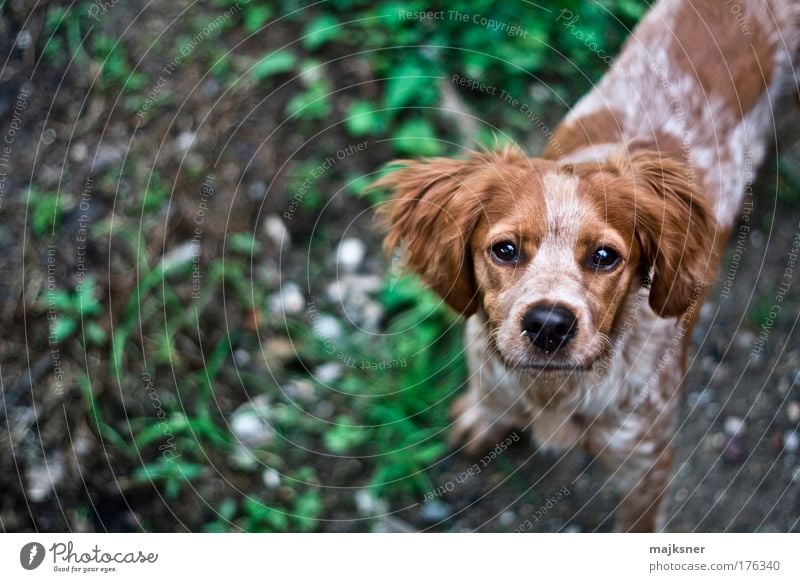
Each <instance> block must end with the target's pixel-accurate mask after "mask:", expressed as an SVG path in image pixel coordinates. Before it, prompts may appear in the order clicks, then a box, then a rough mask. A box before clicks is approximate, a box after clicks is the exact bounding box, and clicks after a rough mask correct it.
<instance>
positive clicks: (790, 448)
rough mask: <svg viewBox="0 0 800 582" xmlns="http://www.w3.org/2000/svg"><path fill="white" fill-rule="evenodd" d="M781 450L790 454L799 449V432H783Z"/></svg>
mask: <svg viewBox="0 0 800 582" xmlns="http://www.w3.org/2000/svg"><path fill="white" fill-rule="evenodd" d="M783 450H784V451H786V452H787V453H792V454H794V453H797V452H798V451H800V434H798V433H797V431H796V430H787V431H786V432H785V433H783Z"/></svg>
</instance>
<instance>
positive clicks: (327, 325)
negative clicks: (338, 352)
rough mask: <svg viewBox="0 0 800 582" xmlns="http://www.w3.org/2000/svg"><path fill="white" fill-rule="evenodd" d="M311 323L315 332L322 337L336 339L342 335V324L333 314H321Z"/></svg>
mask: <svg viewBox="0 0 800 582" xmlns="http://www.w3.org/2000/svg"><path fill="white" fill-rule="evenodd" d="M311 325H312V327H313V328H314V333H316V334H317V336H319V337H321V338H322V339H327V340H335V339H338V338H340V337H342V324H341V323H339V320H338V319H336V318H335V317H334V316H332V315H327V314H326V315H320V316H319V317H317V318H316V319H315V320H314V321H313V323H312V324H311Z"/></svg>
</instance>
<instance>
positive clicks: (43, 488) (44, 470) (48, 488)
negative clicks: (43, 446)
mask: <svg viewBox="0 0 800 582" xmlns="http://www.w3.org/2000/svg"><path fill="white" fill-rule="evenodd" d="M63 478H64V459H63V457H62V456H61V455H60V454H56V455H53V456H51V457H48V458H47V460H46V461H44V460H42V461H41V462H39V463H37V464H35V465H31V466H29V467H28V469H27V470H26V471H25V479H26V481H27V487H26V488H25V492H26V493H27V495H28V499H29V500H30V501H32V502H33V503H39V502H41V501H45V500H47V499H49V498H50V496H51V495H52V494H53V491H54V490H55V489H56V487H58V485H59V483H61V480H62V479H63Z"/></svg>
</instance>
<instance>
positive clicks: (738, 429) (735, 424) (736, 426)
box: [725, 416, 745, 436]
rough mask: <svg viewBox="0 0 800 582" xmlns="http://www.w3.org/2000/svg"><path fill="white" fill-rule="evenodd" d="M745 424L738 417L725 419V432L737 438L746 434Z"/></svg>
mask: <svg viewBox="0 0 800 582" xmlns="http://www.w3.org/2000/svg"><path fill="white" fill-rule="evenodd" d="M744 429H745V422H744V420H742V419H741V418H739V417H738V416H729V417H728V418H726V419H725V432H726V433H727V434H729V435H731V436H735V435H738V434H741V433H743V432H744Z"/></svg>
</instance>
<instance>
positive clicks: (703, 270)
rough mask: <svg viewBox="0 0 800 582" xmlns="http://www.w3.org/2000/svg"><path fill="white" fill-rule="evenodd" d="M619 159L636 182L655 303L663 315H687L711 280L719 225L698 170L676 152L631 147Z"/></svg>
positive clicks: (637, 215) (635, 200) (639, 220)
mask: <svg viewBox="0 0 800 582" xmlns="http://www.w3.org/2000/svg"><path fill="white" fill-rule="evenodd" d="M614 163H615V165H616V166H617V167H618V168H619V169H620V170H622V171H623V172H624V173H626V174H627V175H628V176H629V177H630V178H631V179H632V182H633V188H632V192H633V201H632V206H633V211H634V213H635V225H636V232H637V236H638V239H639V243H640V246H641V248H642V257H643V260H644V261H645V263H646V267H647V268H648V270H649V269H650V268H652V270H653V275H652V281H651V284H650V306H651V307H652V308H653V310H654V311H655V312H656V313H657V314H658V315H660V316H661V317H675V316H679V315H682V314H683V313H685V312H686V311H687V310H688V309H689V307H690V306H691V305H692V302H693V301H695V302H696V301H697V300H699V299H700V297H701V296H702V294H703V293H704V288H705V287H706V286H707V285H708V283H709V281H708V280H707V275H708V273H709V272H710V269H711V267H712V266H713V265H714V260H713V258H714V235H715V231H716V226H717V223H716V220H715V218H714V214H713V212H712V209H711V207H710V206H709V203H708V201H707V200H706V199H705V197H704V196H703V195H701V194H699V193H698V191H697V188H696V185H695V177H694V174H693V170H692V169H691V168H690V167H689V166H688V165H687V164H685V163H683V162H681V161H679V160H678V159H676V158H675V157H673V156H670V155H665V154H662V153H660V152H655V151H640V152H630V153H629V152H628V151H627V150H626V151H624V152H622V153H620V154H618V155H617V156H616V157H615V159H614Z"/></svg>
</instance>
